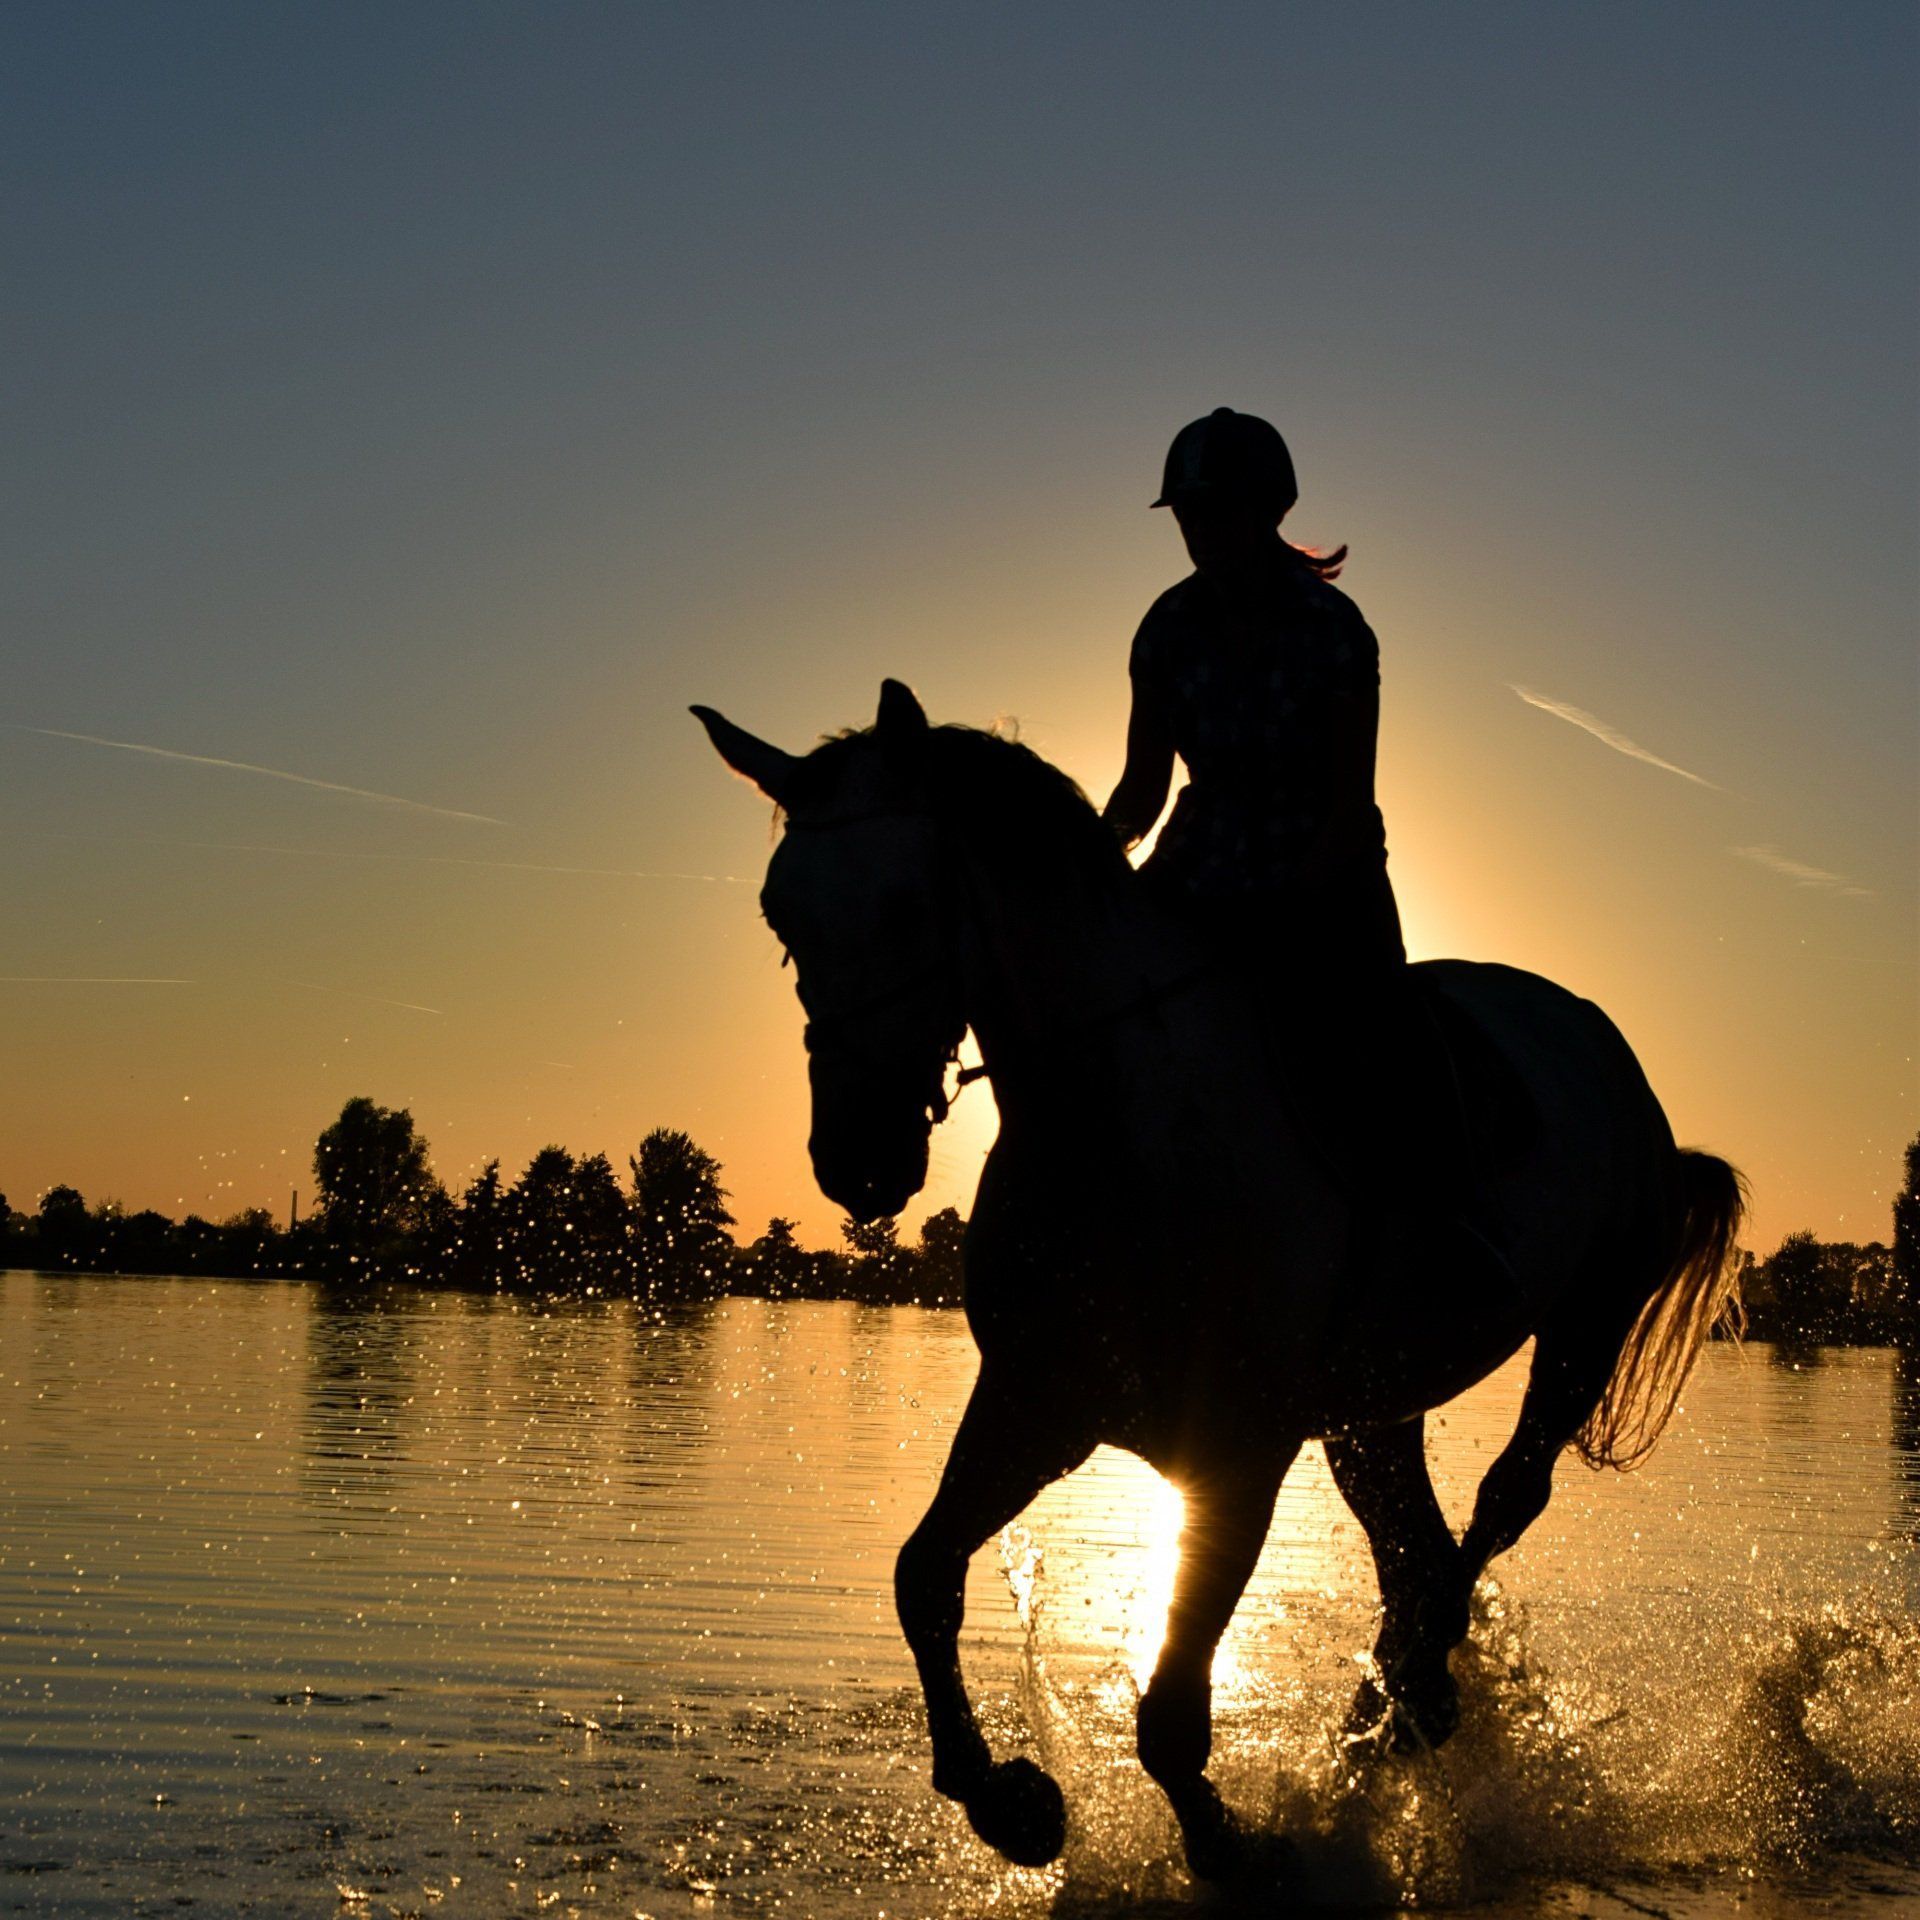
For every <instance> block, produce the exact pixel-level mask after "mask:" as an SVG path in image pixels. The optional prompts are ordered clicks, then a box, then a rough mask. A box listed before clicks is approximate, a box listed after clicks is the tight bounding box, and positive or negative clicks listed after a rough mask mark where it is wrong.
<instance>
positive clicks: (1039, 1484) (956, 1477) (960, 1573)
mask: <svg viewBox="0 0 1920 1920" xmlns="http://www.w3.org/2000/svg"><path fill="white" fill-rule="evenodd" d="M1045 1403H1046V1398H1045V1396H1044V1395H1043V1394H1038V1393H1035V1394H1031V1395H1019V1394H1014V1393H1011V1392H1008V1391H1004V1390H1001V1389H1000V1388H999V1387H998V1386H997V1385H995V1384H994V1383H990V1382H989V1380H988V1378H987V1376H986V1375H985V1374H984V1373H983V1374H982V1376H981V1378H980V1380H979V1381H978V1382H977V1383H976V1384H975V1386H974V1390H973V1394H972V1397H971V1398H970V1399H969V1400H968V1402H967V1410H966V1412H965V1413H964V1414H963V1415H962V1416H961V1420H960V1425H959V1428H958V1430H957V1431H956V1432H955V1434H954V1438H953V1447H952V1450H951V1452H949V1454H948V1456H947V1465H946V1471H945V1472H944V1473H943V1474H942V1475H941V1479H940V1488H939V1491H938V1492H937V1493H936V1494H935V1495H934V1497H933V1504H932V1505H931V1506H930V1507H929V1508H928V1509H927V1513H926V1517H925V1518H924V1519H923V1520H922V1521H921V1522H920V1524H919V1525H918V1526H917V1527H916V1528H914V1530H913V1532H912V1534H911V1535H909V1536H908V1539H907V1542H906V1545H905V1546H903V1547H902V1548H901V1549H900V1557H899V1559H898V1561H897V1562H896V1564H895V1567H894V1599H895V1603H896V1604H897V1606H898V1608H899V1612H900V1625H901V1627H902V1629H903V1630H904V1631H905V1633H906V1636H907V1644H908V1646H909V1647H910V1648H911V1649H912V1651H913V1659H914V1664H915V1666H916V1667H917V1668H918V1669H919V1672H920V1686H921V1690H922V1692H923V1693H924V1694H925V1695H926V1702H927V1725H928V1729H929V1731H930V1733H931V1734H932V1737H933V1785H934V1790H935V1791H936V1792H938V1793H943V1794H945V1795H946V1796H947V1797H948V1799H950V1800H958V1801H959V1802H960V1803H961V1805H963V1806H964V1807H965V1808H966V1810H967V1818H968V1819H969V1820H970V1821H971V1822H972V1823H973V1830H974V1831H975V1832H976V1833H977V1834H979V1836H980V1837H981V1839H983V1840H985V1841H986V1842H987V1843H988V1845H989V1846H992V1847H995V1848H997V1849H998V1850H999V1851H1000V1852H1001V1853H1003V1854H1004V1855H1006V1857H1007V1858H1008V1859H1009V1860H1012V1861H1015V1862H1017V1863H1018V1864H1019V1865H1021V1866H1044V1865H1046V1863H1047V1862H1048V1861H1050V1860H1052V1859H1053V1858H1054V1857H1055V1856H1056V1855H1057V1854H1058V1853H1059V1851H1060V1848H1061V1845H1062V1842H1063V1841H1064V1839H1065V1837H1066V1807H1065V1804H1064V1802H1063V1801H1062V1800H1061V1797H1060V1789H1059V1788H1058V1787H1057V1786H1056V1785H1055V1784H1054V1782H1053V1780H1052V1779H1051V1777H1050V1776H1049V1775H1047V1774H1046V1773H1045V1772H1043V1771H1042V1770H1041V1769H1040V1768H1039V1767H1037V1766H1035V1765H1034V1764H1033V1762H1032V1761H1030V1760H1024V1759H1021V1760H1008V1761H1005V1762H1003V1763H1001V1764H1000V1765H998V1766H996V1765H995V1764H994V1760H993V1755H992V1754H991V1753H990V1752H989V1751H988V1748H987V1743H986V1740H985V1738H984V1736H983V1735H982V1734H981V1732H980V1728H979V1724H978V1722H977V1721H976V1720H975V1719H974V1717H973V1703H972V1702H971V1701H970V1700H969V1699H968V1698H967V1688H966V1681H965V1679H964V1678H963V1677H962V1675H961V1671H960V1624H961V1619H962V1617H963V1614H964V1610H965V1604H966V1579H967V1562H968V1561H969V1560H970V1559H971V1558H972V1557H973V1555H974V1553H975V1551H976V1550H977V1549H978V1548H979V1547H981V1546H983V1545H984V1544H985V1543H986V1542H987V1541H988V1540H990V1539H992V1538H993V1536H994V1535H995V1534H996V1533H998V1532H999V1531H1000V1529H1001V1528H1002V1527H1004V1526H1005V1525H1007V1523H1008V1522H1009V1521H1011V1520H1012V1519H1014V1518H1015V1516H1016V1515H1018V1514H1019V1513H1020V1512H1021V1511H1022V1510H1023V1509H1024V1508H1025V1507H1026V1506H1027V1504H1028V1503H1029V1502H1030V1501H1031V1500H1032V1499H1033V1497H1034V1496H1035V1495H1036V1494H1037V1493H1039V1492H1040V1490H1041V1489H1042V1488H1043V1487H1045V1486H1047V1485H1049V1484H1050V1483H1051V1482H1052V1481H1055V1480H1057V1479H1059V1478H1060V1477H1061V1476H1062V1475H1063V1474H1068V1473H1071V1472H1072V1471H1073V1470H1074V1468H1075V1467H1077V1466H1078V1465H1079V1464H1080V1463H1081V1461H1083V1460H1084V1459H1085V1458H1086V1457H1087V1455H1088V1454H1089V1453H1090V1452H1091V1451H1092V1448H1091V1446H1089V1445H1087V1444H1085V1443H1082V1442H1077V1441H1074V1440H1072V1439H1070V1438H1068V1437H1067V1436H1066V1435H1065V1434H1063V1433H1061V1432H1059V1431H1057V1430H1055V1429H1052V1428H1050V1427H1049V1426H1048V1425H1047V1423H1046V1419H1045V1415H1044V1411H1043V1409H1044V1406H1045Z"/></svg>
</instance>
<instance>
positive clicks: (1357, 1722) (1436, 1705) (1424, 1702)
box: [1346, 1664, 1460, 1753]
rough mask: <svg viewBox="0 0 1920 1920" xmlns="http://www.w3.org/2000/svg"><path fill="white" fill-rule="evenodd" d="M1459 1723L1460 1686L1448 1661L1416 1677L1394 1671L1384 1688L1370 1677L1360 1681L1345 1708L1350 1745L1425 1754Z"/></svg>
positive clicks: (1439, 1743) (1445, 1740) (1448, 1737)
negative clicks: (1449, 1667) (1435, 1669)
mask: <svg viewBox="0 0 1920 1920" xmlns="http://www.w3.org/2000/svg"><path fill="white" fill-rule="evenodd" d="M1459 1725H1460V1689H1459V1688H1458V1687H1457V1686H1455V1685H1454V1681H1453V1675H1452V1674H1450V1673H1449V1672H1448V1671H1447V1669H1446V1667H1445V1665H1444V1664H1443V1665H1442V1666H1441V1667H1440V1670H1439V1671H1438V1672H1437V1673H1430V1674H1425V1675H1421V1676H1419V1677H1417V1678H1416V1677H1414V1676H1412V1675H1410V1674H1408V1673H1407V1672H1405V1671H1404V1670H1402V1671H1401V1672H1399V1673H1396V1674H1395V1675H1394V1676H1393V1677H1392V1679H1391V1680H1390V1681H1389V1682H1388V1686H1387V1690H1386V1691H1384V1692H1383V1691H1382V1690H1381V1688H1380V1685H1379V1683H1378V1682H1377V1681H1375V1680H1373V1679H1372V1678H1368V1679H1366V1680H1363V1681H1362V1682H1361V1683H1360V1688H1359V1691H1358V1692H1356V1693H1355V1694H1354V1696H1353V1705H1352V1706H1351V1707H1349V1708H1348V1709H1347V1724H1346V1734H1347V1741H1348V1744H1349V1745H1355V1746H1361V1747H1367V1748H1371V1749H1373V1750H1375V1751H1385V1750H1391V1751H1392V1752H1394V1753H1424V1752H1428V1751H1430V1750H1431V1749H1433V1748H1435V1747H1438V1746H1443V1745H1445V1743H1446V1742H1447V1741H1448V1740H1449V1739H1450V1738H1451V1737H1452V1735H1453V1733H1454V1731H1455V1729H1457V1728H1458V1726H1459Z"/></svg>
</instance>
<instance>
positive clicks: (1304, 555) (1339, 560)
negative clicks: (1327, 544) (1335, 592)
mask: <svg viewBox="0 0 1920 1920" xmlns="http://www.w3.org/2000/svg"><path fill="white" fill-rule="evenodd" d="M1280 544H1281V545H1282V546H1283V547H1285V548H1286V550H1287V551H1288V552H1289V553H1290V554H1292V555H1293V557H1294V558H1295V559H1296V560H1298V561H1299V562H1300V564H1301V565H1302V566H1303V567H1305V568H1306V569H1307V571H1308V572H1309V573H1312V574H1317V575H1318V576H1319V577H1320V578H1321V579H1322V580H1338V579H1339V578H1340V569H1341V568H1342V567H1344V566H1345V565H1346V564H1347V550H1346V548H1345V547H1344V546H1340V547H1335V548H1334V550H1333V551H1332V552H1331V553H1322V552H1321V551H1320V550H1319V548H1318V547H1296V546H1295V545H1294V544H1293V542H1292V541H1291V540H1289V539H1288V538H1287V537H1286V535H1285V534H1282V535H1281V536H1280Z"/></svg>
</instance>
